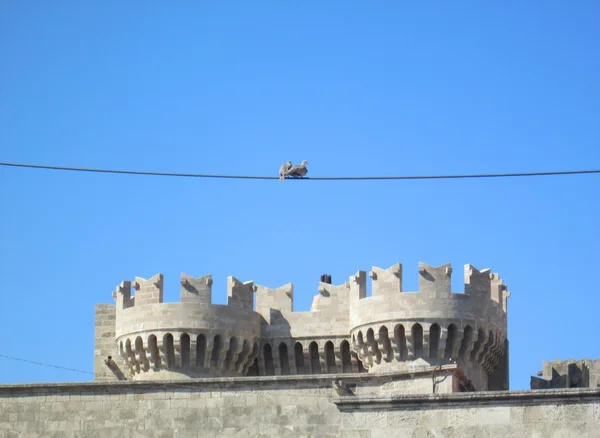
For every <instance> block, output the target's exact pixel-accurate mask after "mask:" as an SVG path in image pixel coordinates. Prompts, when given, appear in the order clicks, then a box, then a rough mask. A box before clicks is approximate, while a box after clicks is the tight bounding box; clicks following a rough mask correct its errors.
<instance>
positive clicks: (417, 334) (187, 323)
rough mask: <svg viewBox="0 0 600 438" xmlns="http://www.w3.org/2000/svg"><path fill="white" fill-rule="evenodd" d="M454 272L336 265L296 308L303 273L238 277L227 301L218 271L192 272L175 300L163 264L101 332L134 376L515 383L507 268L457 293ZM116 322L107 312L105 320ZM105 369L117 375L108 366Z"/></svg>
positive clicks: (123, 294) (124, 288) (138, 284)
mask: <svg viewBox="0 0 600 438" xmlns="http://www.w3.org/2000/svg"><path fill="white" fill-rule="evenodd" d="M451 275H452V268H451V266H450V264H447V265H443V266H438V267H433V266H429V265H426V264H424V263H420V264H419V270H418V277H419V290H418V291H417V292H405V291H404V290H403V288H402V265H401V264H396V265H393V266H392V267H390V268H388V269H381V268H377V267H373V269H372V270H371V271H370V272H369V274H368V275H367V273H366V272H365V271H358V272H357V273H356V274H355V275H353V276H351V277H350V279H349V281H347V282H345V283H343V284H341V285H332V284H331V277H330V276H324V277H322V278H321V282H320V283H319V293H318V295H316V296H315V298H314V300H313V304H312V307H311V310H310V311H306V312H294V311H293V292H294V288H293V285H292V284H291V283H290V284H287V285H284V286H281V287H279V288H277V289H270V288H266V287H264V286H260V285H254V283H253V282H251V281H250V282H245V283H244V282H241V281H239V280H237V279H235V278H234V277H229V278H228V291H227V292H228V301H227V304H225V305H216V304H212V302H211V295H212V277H211V276H210V275H207V276H203V277H190V276H188V275H186V274H182V276H181V300H180V302H178V303H163V276H162V274H157V275H156V276H154V277H152V278H150V279H148V280H146V279H143V278H139V277H136V279H135V280H134V281H133V282H131V281H124V282H123V283H121V285H120V286H119V287H118V288H117V290H116V291H115V293H114V294H113V296H114V298H115V300H116V305H115V306H114V310H113V313H112V318H113V319H112V320H111V321H114V331H110V332H103V333H101V334H100V335H98V334H97V335H96V343H97V348H96V350H97V351H99V352H100V354H103V355H104V354H106V353H107V352H108V353H109V355H110V353H111V352H112V351H114V352H115V353H116V354H115V356H117V357H119V358H120V361H119V363H117V362H114V361H112V362H110V361H107V362H106V364H110V363H112V364H113V365H114V367H116V368H115V369H113V370H112V371H113V372H114V373H115V375H116V374H118V370H122V373H121V374H122V376H121V377H120V378H122V379H132V380H163V379H181V378H199V377H226V376H249V375H286V374H287V375H289V374H343V373H361V372H368V373H388V372H392V373H393V372H403V371H414V370H427V369H430V368H434V367H438V366H440V365H446V364H456V366H457V367H459V368H460V369H461V370H462V372H463V373H464V374H465V375H466V376H467V377H468V379H467V382H466V383H465V389H464V390H475V389H476V390H498V389H506V388H507V387H508V340H507V327H506V320H507V318H506V312H507V299H508V297H509V296H510V293H509V292H508V291H507V290H506V286H505V285H504V283H503V281H502V280H500V278H499V277H498V274H492V273H491V272H490V271H489V270H487V269H486V270H482V271H479V270H477V269H476V268H474V267H473V266H471V265H466V266H465V270H464V276H465V277H464V278H465V288H464V291H463V292H462V293H452V292H451V291H450V283H451V282H450V279H451ZM367 277H370V279H371V282H372V284H371V290H372V293H371V295H370V296H367V280H368V278H367ZM132 289H133V290H134V291H135V292H134V293H135V296H133V295H132ZM254 298H256V305H254V304H253V303H254ZM108 306H110V305H108ZM103 315H104V314H103ZM102 317H103V318H104V316H102ZM97 318H100V316H97ZM105 324H106V321H104V320H103V321H100V322H98V320H97V327H98V326H99V325H100V326H104V325H105ZM111 339H112V340H111ZM111 357H112V356H111ZM111 360H112V359H111ZM98 368H99V369H100V368H101V367H100V366H98ZM119 372H121V371H119ZM97 378H98V379H105V378H106V379H108V378H109V374H108V372H107V371H106V370H105V369H102V370H99V371H97Z"/></svg>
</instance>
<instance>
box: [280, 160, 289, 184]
mask: <svg viewBox="0 0 600 438" xmlns="http://www.w3.org/2000/svg"><path fill="white" fill-rule="evenodd" d="M291 168H292V162H291V161H288V162H287V163H284V164H282V165H281V167H280V168H279V181H283V180H284V179H285V176H286V175H287V173H288V172H289V170H290V169H291Z"/></svg>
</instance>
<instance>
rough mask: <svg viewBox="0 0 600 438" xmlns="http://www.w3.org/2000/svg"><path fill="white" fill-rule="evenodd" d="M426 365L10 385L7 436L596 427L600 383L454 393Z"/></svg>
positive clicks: (521, 433) (1, 432)
mask: <svg viewBox="0 0 600 438" xmlns="http://www.w3.org/2000/svg"><path fill="white" fill-rule="evenodd" d="M448 373H449V374H448ZM428 374H429V373H427V374H423V373H422V374H419V373H417V374H416V375H413V378H411V376H410V375H403V376H372V375H371V376H370V375H365V374H360V375H358V374H355V375H351V376H348V375H339V376H286V377H246V378H219V379H200V380H197V381H189V380H188V381H179V382H110V383H106V382H93V383H69V384H35V385H2V386H0V438H5V437H23V436H25V437H31V438H35V437H118V438H122V437H123V438H127V437H140V438H141V437H181V438H183V437H205V436H206V437H219V436H237V437H257V436H260V437H284V436H294V437H302V436H303V437H317V436H318V437H338V436H341V437H373V438H374V437H386V438H387V437H421V436H423V437H425V436H437V437H479V436H510V437H511V438H518V437H533V436H539V437H578V438H579V437H592V436H598V434H597V433H598V432H597V430H598V427H599V426H598V425H599V424H600V389H560V390H538V391H510V392H507V391H495V392H478V393H472V392H471V393H447V392H448V391H450V390H452V388H450V386H452V385H454V384H455V382H453V381H452V377H451V376H452V373H451V372H450V371H448V372H446V373H445V375H444V372H442V375H441V376H440V377H441V379H440V380H441V381H440V384H439V390H440V391H438V392H446V393H443V394H435V395H434V394H431V390H430V386H431V381H432V380H431V377H430V376H429V375H428ZM444 377H446V378H445V379H444ZM337 379H342V380H341V383H339V384H337V385H335V384H334V385H332V381H337ZM428 391H429V394H427V393H426V392H428ZM411 393H412V394H411ZM418 393H421V394H418ZM399 394H403V395H399Z"/></svg>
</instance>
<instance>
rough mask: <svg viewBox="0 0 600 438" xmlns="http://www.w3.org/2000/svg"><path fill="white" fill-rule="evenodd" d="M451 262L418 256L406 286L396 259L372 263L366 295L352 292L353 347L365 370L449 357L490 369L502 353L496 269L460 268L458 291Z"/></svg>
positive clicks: (502, 290)
mask: <svg viewBox="0 0 600 438" xmlns="http://www.w3.org/2000/svg"><path fill="white" fill-rule="evenodd" d="M452 273H453V271H452V266H451V265H450V264H445V265H442V266H437V267H436V266H431V265H427V264H424V263H419V268H418V275H419V290H418V291H417V292H405V291H404V290H403V287H402V266H401V265H399V264H396V265H393V266H391V267H390V268H388V269H385V270H384V269H381V268H375V267H374V268H373V269H372V271H371V272H370V277H371V279H372V295H371V296H370V297H366V296H360V297H358V299H354V300H351V303H352V304H351V308H350V325H351V328H350V333H351V336H352V347H353V349H354V350H355V351H357V353H358V357H359V359H360V360H361V361H362V362H363V365H364V366H365V368H366V369H368V370H369V371H371V370H373V371H377V370H380V371H384V370H389V369H398V368H406V367H410V366H411V365H410V364H411V362H413V361H414V360H416V359H422V360H423V361H425V362H427V363H428V364H436V365H437V364H443V363H446V362H449V361H452V362H458V363H462V364H463V365H465V366H466V365H469V366H472V367H475V368H477V369H478V370H479V372H480V373H481V374H483V373H485V374H487V375H490V374H491V373H492V372H493V370H494V369H495V367H496V366H497V365H498V363H499V362H500V360H501V358H502V356H503V355H504V354H505V341H506V333H507V330H506V310H507V308H506V301H507V298H508V296H510V294H509V293H508V291H507V290H506V287H505V286H504V283H503V282H502V280H501V279H500V278H499V276H498V275H497V274H492V273H491V272H490V270H489V269H486V270H482V271H479V270H478V269H476V268H475V267H473V266H472V265H466V266H465V268H464V291H463V292H461V293H454V292H452V291H451V276H452Z"/></svg>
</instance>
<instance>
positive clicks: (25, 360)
mask: <svg viewBox="0 0 600 438" xmlns="http://www.w3.org/2000/svg"><path fill="white" fill-rule="evenodd" d="M0 357H3V358H5V359H12V360H18V361H21V362H28V363H32V364H34V365H41V366H44V367H52V368H60V369H62V370H67V371H74V372H76V373H82V374H94V373H91V372H89V371H82V370H76V369H73V368H65V367H61V366H58V365H51V364H47V363H42V362H34V361H32V360H27V359H21V358H20V357H12V356H5V355H3V354H0Z"/></svg>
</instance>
